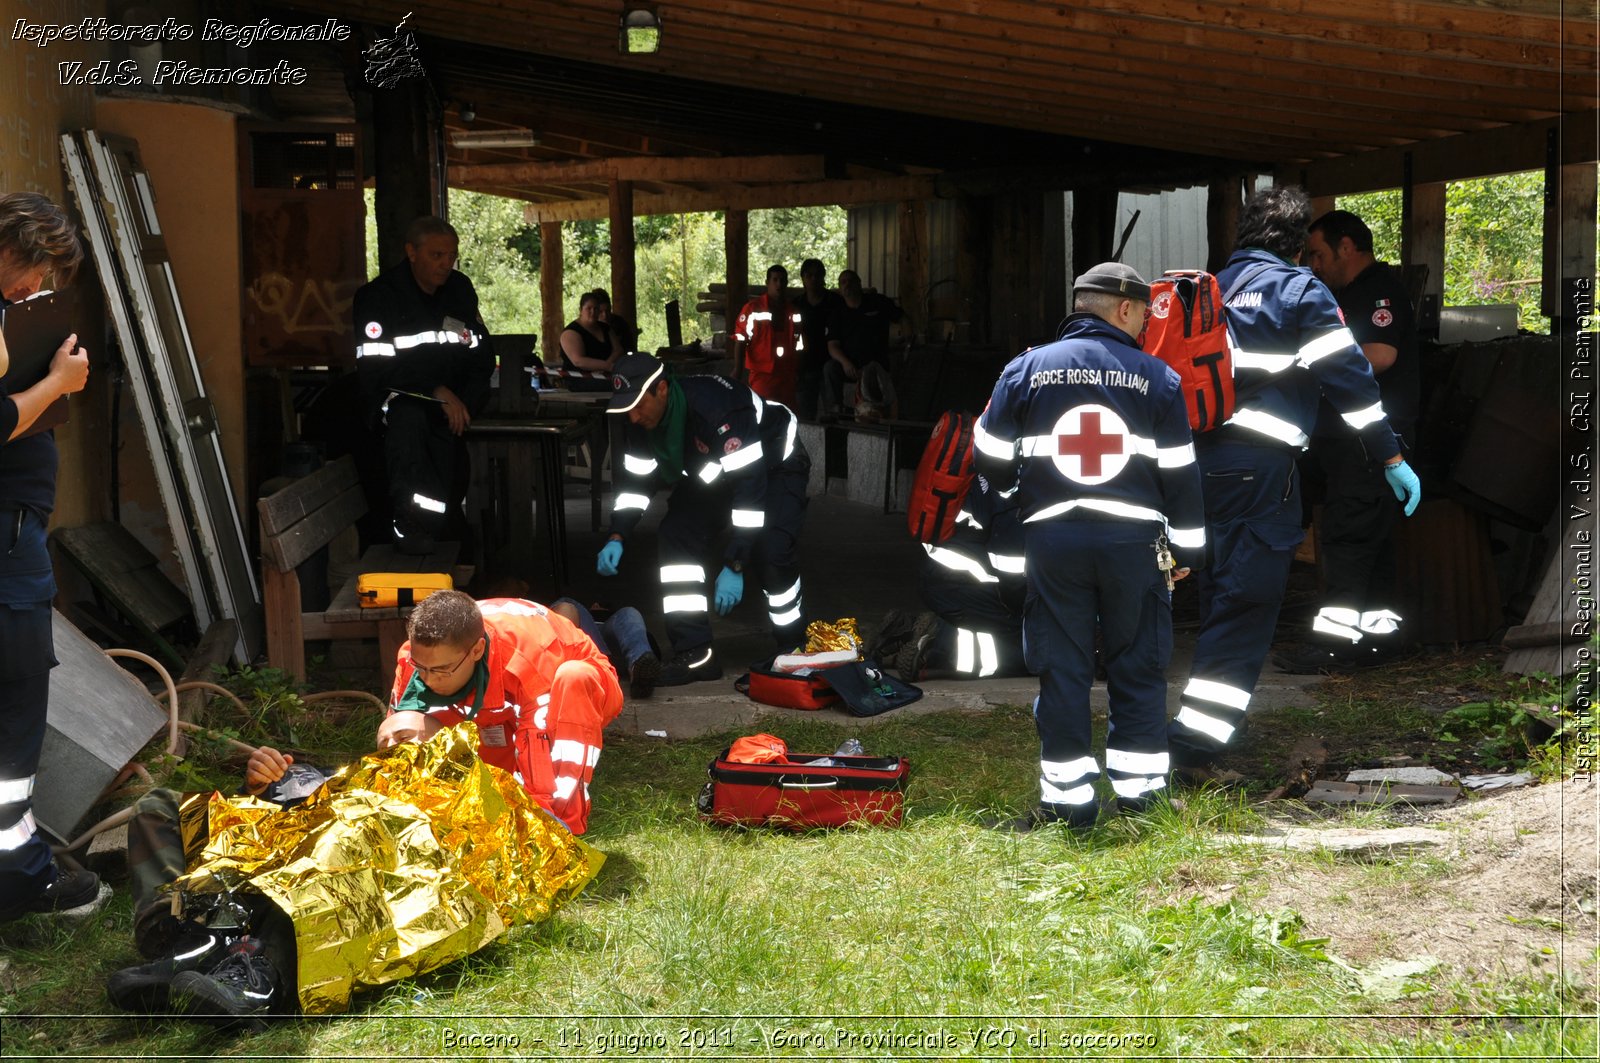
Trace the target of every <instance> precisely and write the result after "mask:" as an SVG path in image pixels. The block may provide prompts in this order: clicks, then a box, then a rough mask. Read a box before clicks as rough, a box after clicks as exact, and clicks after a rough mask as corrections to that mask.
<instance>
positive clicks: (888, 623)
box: [861, 609, 917, 661]
mask: <svg viewBox="0 0 1600 1063" xmlns="http://www.w3.org/2000/svg"><path fill="white" fill-rule="evenodd" d="M916 626H917V618H916V617H915V616H913V615H912V614H911V613H909V612H907V611H906V610H904V609H891V610H889V611H888V612H887V613H885V614H884V616H883V622H882V623H881V624H879V625H878V631H877V634H875V635H873V637H872V638H870V639H868V640H867V644H866V646H865V647H864V648H863V649H862V651H861V655H862V656H863V657H867V658H870V659H872V660H875V661H885V660H888V659H890V658H891V657H893V656H894V654H895V651H897V650H899V649H900V647H902V646H904V645H905V644H906V640H908V639H909V638H911V634H912V632H913V631H914V630H915V628H916Z"/></svg>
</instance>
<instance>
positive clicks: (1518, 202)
mask: <svg viewBox="0 0 1600 1063" xmlns="http://www.w3.org/2000/svg"><path fill="white" fill-rule="evenodd" d="M1338 205H1339V207H1340V208H1342V209H1344V210H1348V211H1352V212H1354V213H1355V214H1358V215H1360V216H1361V219H1362V220H1363V221H1365V222H1366V223H1367V225H1368V226H1369V227H1370V228H1371V229H1372V246H1373V251H1374V253H1375V254H1376V255H1377V256H1378V258H1380V259H1383V260H1385V261H1388V262H1398V261H1400V205H1401V204H1400V190H1399V189H1390V190H1388V191H1384V192H1369V193H1364V194H1362V195H1356V196H1340V197H1339V199H1338ZM1543 242H1544V174H1543V173H1542V172H1540V171H1537V170H1530V171H1526V172H1523V173H1513V174H1505V175H1502V176H1499V177H1480V178H1474V179H1473V180H1470V181H1451V182H1450V183H1449V184H1448V185H1447V186H1446V189H1445V263H1444V305H1445V306H1477V305H1481V304H1485V303H1515V304H1517V319H1518V325H1519V327H1521V328H1523V329H1526V330H1527V331H1529V332H1539V333H1547V332H1549V331H1550V322H1549V319H1547V318H1545V317H1544V316H1543V314H1541V312H1540V309H1539V300H1540V297H1541V292H1542V285H1541V273H1540V270H1541V262H1542V255H1543Z"/></svg>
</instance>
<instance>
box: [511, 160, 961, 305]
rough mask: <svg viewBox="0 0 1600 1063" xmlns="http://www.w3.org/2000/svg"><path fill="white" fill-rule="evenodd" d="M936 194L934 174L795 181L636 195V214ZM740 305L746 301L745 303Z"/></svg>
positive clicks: (534, 216)
mask: <svg viewBox="0 0 1600 1063" xmlns="http://www.w3.org/2000/svg"><path fill="white" fill-rule="evenodd" d="M936 194H937V192H936V190H935V183H934V179H933V178H931V177H892V178H886V179H880V180H876V181H812V182H810V183H808V184H797V185H756V186H754V187H751V188H727V189H721V190H713V191H706V192H673V193H668V194H667V195H661V196H646V195H636V196H634V197H633V212H634V214H635V215H652V214H694V213H698V212H701V211H709V210H739V211H747V210H770V209H773V208H776V207H826V206H841V207H849V206H857V205H860V204H863V203H892V202H894V201H896V200H903V199H931V198H933V197H934V196H935V195H936ZM608 214H609V204H608V203H607V201H606V200H604V199H578V200H568V201H566V202H562V203H530V204H528V206H527V207H525V208H524V209H523V217H524V218H525V219H526V220H527V221H528V222H529V224H534V223H538V222H546V221H592V220H594V219H596V218H604V217H607V216H608ZM740 305H743V304H742V303H741V304H740Z"/></svg>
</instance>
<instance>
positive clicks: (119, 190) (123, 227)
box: [61, 130, 264, 662]
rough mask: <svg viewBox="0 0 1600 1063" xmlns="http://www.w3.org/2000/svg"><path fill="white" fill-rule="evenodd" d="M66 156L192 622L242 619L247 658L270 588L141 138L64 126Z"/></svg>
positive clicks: (254, 650) (240, 655) (258, 640)
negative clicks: (250, 539) (250, 548)
mask: <svg viewBox="0 0 1600 1063" xmlns="http://www.w3.org/2000/svg"><path fill="white" fill-rule="evenodd" d="M61 154H62V159H63V165H64V166H65V167H66V171H67V175H68V179H69V182H70V184H71V186H72V191H73V195H74V196H75V197H76V198H77V201H78V209H79V212H80V213H81V214H82V215H83V218H84V221H85V223H86V225H87V226H88V228H89V234H90V240H89V244H90V249H91V252H92V254H93V256H94V260H95V267H96V270H97V272H98V273H99V275H100V282H101V285H102V287H103V288H104V289H105V292H106V304H107V306H108V308H109V309H110V311H111V315H112V320H113V322H114V324H115V326H116V330H117V340H118V342H119V344H120V345H121V347H122V350H123V361H124V363H125V365H126V367H127V370H128V375H129V378H130V380H131V382H132V384H133V394H134V399H135V403H136V404H137V406H138V409H139V418H140V422H141V424H142V425H143V426H144V434H145V442H146V443H147V444H148V446H149V448H150V455H151V462H152V464H153V465H154V466H155V473H156V481H157V484H158V486H159V488H160V492H161V499H162V503H163V505H164V506H165V508H166V511H167V520H168V524H169V525H170V528H171V531H172V538H173V544H174V546H175V547H176V548H177V553H178V560H179V563H180V564H181V566H182V568H183V573H184V578H185V581H186V583H187V584H188V588H189V597H190V602H191V604H192V605H193V607H194V611H195V621H196V623H197V625H198V626H199V628H200V629H201V630H205V629H206V628H208V627H210V626H211V623H212V622H213V621H214V620H216V619H218V618H219V617H231V618H234V619H236V620H237V621H238V632H239V637H238V641H237V643H236V644H235V647H234V653H235V656H236V658H237V659H238V660H240V661H246V662H247V661H250V660H252V659H253V658H254V657H255V656H256V654H258V653H259V652H261V649H262V646H263V641H264V639H263V621H262V617H261V609H260V601H261V596H260V592H259V590H258V589H257V586H256V580H255V573H254V571H253V569H252V567H251V564H250V558H249V556H248V554H247V552H246V546H245V537H244V529H243V526H242V525H241V524H240V521H239V512H238V509H237V508H236V507H235V505H234V501H233V489H232V485H231V484H230V482H229V478H228V468H227V465H226V463H225V462H224V460H223V456H222V444H221V442H220V440H219V439H218V435H217V425H216V413H215V410H214V409H213V408H212V406H211V402H210V400H209V399H208V398H207V397H206V392H205V384H204V381H203V379H202V377H201V375H200V367H199V363H198V362H197V361H196V359H195V354H194V344H193V343H192V342H191V340H190V337H189V329H188V325H187V323H186V321H185V319H184V315H183V307H182V304H181V302H180V301H179V298H178V289H177V285H176V283H175V282H174V280H173V276H172V264H171V260H170V259H169V257H168V255H167V249H166V242H165V240H164V239H163V237H162V235H161V228H160V222H159V220H158V218H157V215H156V209H155V194H154V191H153V190H152V188H151V186H150V177H149V174H148V173H146V172H145V170H144V168H143V166H142V165H141V163H140V161H139V148H138V144H137V142H135V141H133V140H128V139H125V138H120V137H106V136H103V135H101V134H100V133H98V132H96V131H94V130H82V131H79V132H76V133H65V134H62V137H61Z"/></svg>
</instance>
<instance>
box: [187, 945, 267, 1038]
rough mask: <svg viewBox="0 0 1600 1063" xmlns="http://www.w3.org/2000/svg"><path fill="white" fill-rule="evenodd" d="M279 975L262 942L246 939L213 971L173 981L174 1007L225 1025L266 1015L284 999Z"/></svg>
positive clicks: (230, 949) (230, 947) (232, 947)
mask: <svg viewBox="0 0 1600 1063" xmlns="http://www.w3.org/2000/svg"><path fill="white" fill-rule="evenodd" d="M280 989H281V986H280V985H279V983H278V972H277V970H276V969H274V968H273V966H272V961H271V960H269V959H267V956H266V953H265V952H264V951H263V950H262V946H261V939H260V938H254V937H243V938H240V939H239V940H237V941H235V942H234V943H233V944H232V945H231V946H229V948H228V951H227V952H226V953H225V954H224V955H223V957H222V959H221V960H220V961H218V963H217V965H216V966H215V967H213V968H212V969H211V970H210V971H209V972H204V971H183V972H181V973H179V974H178V975H177V976H175V977H174V978H173V979H172V989H171V998H172V1004H173V1006H174V1007H176V1008H177V1009H178V1010H180V1011H183V1012H184V1013H186V1014H188V1015H192V1016H195V1017H196V1018H206V1019H212V1020H215V1021H219V1022H220V1023H221V1024H222V1025H224V1026H232V1025H234V1024H236V1023H239V1022H246V1021H249V1020H251V1019H253V1018H256V1017H258V1016H261V1015H264V1014H266V1013H267V1012H268V1011H269V1010H270V1009H271V1008H272V1006H273V1005H274V1004H275V1003H277V1002H278V1000H279V999H280V998H281V997H282V993H281V992H280Z"/></svg>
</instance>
